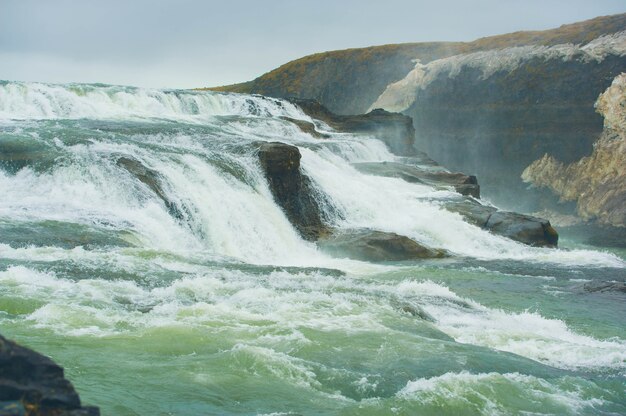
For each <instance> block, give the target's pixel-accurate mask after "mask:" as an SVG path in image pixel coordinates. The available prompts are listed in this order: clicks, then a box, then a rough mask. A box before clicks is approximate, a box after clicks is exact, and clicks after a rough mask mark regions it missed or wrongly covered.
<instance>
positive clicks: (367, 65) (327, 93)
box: [210, 14, 626, 114]
mask: <svg viewBox="0 0 626 416" xmlns="http://www.w3.org/2000/svg"><path fill="white" fill-rule="evenodd" d="M624 28H626V14H623V15H615V16H605V17H599V18H595V19H591V20H588V21H584V22H579V23H574V24H568V25H563V26H561V27H559V28H557V29H552V30H546V31H525V32H515V33H510V34H505V35H498V36H490V37H486V38H482V39H478V40H475V41H473V42H429V43H408V44H395V45H382V46H372V47H368V48H355V49H347V50H341V51H331V52H323V53H318V54H314V55H309V56H305V57H303V58H300V59H297V60H295V61H291V62H288V63H286V64H284V65H282V66H280V67H279V68H276V69H274V70H272V71H270V72H268V73H266V74H264V75H261V76H260V77H258V78H256V79H255V80H253V81H249V82H245V83H242V84H234V85H227V86H223V87H217V88H210V89H213V90H220V91H232V92H241V93H254V94H262V95H269V96H274V97H299V98H310V99H315V100H317V101H319V102H320V103H321V104H323V105H324V106H326V107H327V108H329V109H330V110H331V111H333V112H335V113H338V114H359V113H363V112H366V110H367V109H368V108H369V107H370V105H371V104H372V103H373V102H374V101H375V100H376V99H377V97H378V96H379V95H380V94H382V93H383V91H384V90H385V88H386V87H387V86H388V85H389V84H391V83H393V82H396V81H398V80H400V79H402V78H404V77H405V76H406V75H407V73H408V72H409V71H411V70H412V69H413V68H414V66H415V62H414V60H416V59H417V60H419V61H420V62H421V63H422V64H426V63H429V62H431V61H434V60H437V59H441V58H446V57H450V56H453V55H458V54H467V53H471V52H477V51H486V50H491V49H500V48H504V47H515V46H524V45H544V46H550V45H558V44H564V43H573V44H586V43H589V42H590V41H592V40H593V39H595V38H597V37H598V36H600V35H602V34H610V33H615V32H618V31H620V30H624ZM596 96H597V94H596Z"/></svg>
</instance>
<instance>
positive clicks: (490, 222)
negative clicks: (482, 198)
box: [445, 199, 559, 247]
mask: <svg viewBox="0 0 626 416" xmlns="http://www.w3.org/2000/svg"><path fill="white" fill-rule="evenodd" d="M445 208H446V209H447V210H449V211H452V212H458V213H459V214H461V215H462V216H463V218H465V220H466V221H467V222H469V223H471V224H474V225H476V226H478V227H481V228H483V229H486V230H489V231H491V232H492V233H494V234H497V235H501V236H503V237H507V238H510V239H511V240H515V241H518V242H520V243H524V244H527V245H531V246H538V247H556V246H557V244H558V241H559V235H558V233H557V232H556V230H555V229H554V228H553V227H552V225H550V221H548V220H544V219H542V218H537V217H533V216H531V215H525V214H518V213H515V212H508V211H499V210H498V209H497V208H495V207H491V206H487V205H482V204H480V203H478V202H477V201H475V200H472V199H465V200H462V201H450V202H449V203H447V204H446V205H445Z"/></svg>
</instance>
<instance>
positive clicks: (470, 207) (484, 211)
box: [445, 198, 498, 228]
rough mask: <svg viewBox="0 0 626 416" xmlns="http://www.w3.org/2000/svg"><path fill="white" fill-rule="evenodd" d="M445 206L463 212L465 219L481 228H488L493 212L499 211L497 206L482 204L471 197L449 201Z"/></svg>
mask: <svg viewBox="0 0 626 416" xmlns="http://www.w3.org/2000/svg"><path fill="white" fill-rule="evenodd" d="M445 208H446V209H447V210H448V211H452V212H457V213H459V214H461V216H462V217H463V218H464V219H465V221H467V222H469V223H470V224H473V225H475V226H477V227H480V228H486V226H487V221H489V217H491V214H493V213H494V212H496V211H498V209H497V208H495V207H492V206H489V205H482V204H480V203H477V202H476V201H472V200H471V199H469V198H467V199H462V200H460V201H449V202H447V203H446V204H445Z"/></svg>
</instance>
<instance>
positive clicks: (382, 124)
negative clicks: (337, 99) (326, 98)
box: [289, 98, 416, 156]
mask: <svg viewBox="0 0 626 416" xmlns="http://www.w3.org/2000/svg"><path fill="white" fill-rule="evenodd" d="M289 101H291V102H292V103H294V104H296V105H297V106H298V107H300V108H301V109H302V111H304V112H305V113H306V114H307V115H309V116H310V117H312V118H315V119H317V120H321V121H323V122H324V123H326V124H328V125H329V126H330V127H332V128H333V129H335V130H337V131H340V132H345V133H360V134H368V135H371V136H374V137H376V138H377V139H379V140H382V141H383V142H384V143H385V144H386V145H387V147H388V148H389V150H390V151H391V152H392V153H395V154H397V155H401V156H409V155H413V154H415V153H416V151H415V148H414V142H415V128H414V127H413V120H412V119H411V117H408V116H405V115H403V114H400V113H391V112H389V111H385V110H382V109H375V110H372V111H370V112H369V113H367V114H358V115H339V114H335V113H332V112H330V111H329V110H328V109H327V108H326V107H324V106H323V105H321V104H320V103H319V102H317V101H315V100H307V99H300V98H289Z"/></svg>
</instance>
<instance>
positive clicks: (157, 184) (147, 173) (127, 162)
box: [117, 157, 185, 220]
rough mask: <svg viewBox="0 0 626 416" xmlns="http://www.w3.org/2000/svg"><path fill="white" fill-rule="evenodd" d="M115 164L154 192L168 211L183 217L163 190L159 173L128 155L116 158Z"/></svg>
mask: <svg viewBox="0 0 626 416" xmlns="http://www.w3.org/2000/svg"><path fill="white" fill-rule="evenodd" d="M117 165H118V166H119V167H121V168H124V169H126V170H127V171H128V172H129V173H130V174H131V175H133V176H134V177H135V178H137V179H138V180H139V181H140V182H141V183H143V184H144V185H146V186H147V187H148V188H150V190H151V191H152V192H154V193H155V194H156V195H157V196H158V197H159V199H161V200H162V201H163V203H164V204H165V206H166V207H167V210H168V211H169V213H170V214H171V215H172V216H173V217H175V218H177V219H179V220H182V219H184V217H185V215H184V214H183V210H182V209H181V208H179V207H178V206H177V204H176V203H174V202H172V201H170V200H169V198H168V197H167V194H166V193H165V191H164V190H163V184H162V183H161V179H160V178H159V173H158V172H156V171H155V170H152V169H150V168H148V167H146V166H144V165H143V164H142V163H141V162H139V161H138V160H136V159H132V158H129V157H121V158H119V159H118V160H117Z"/></svg>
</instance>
